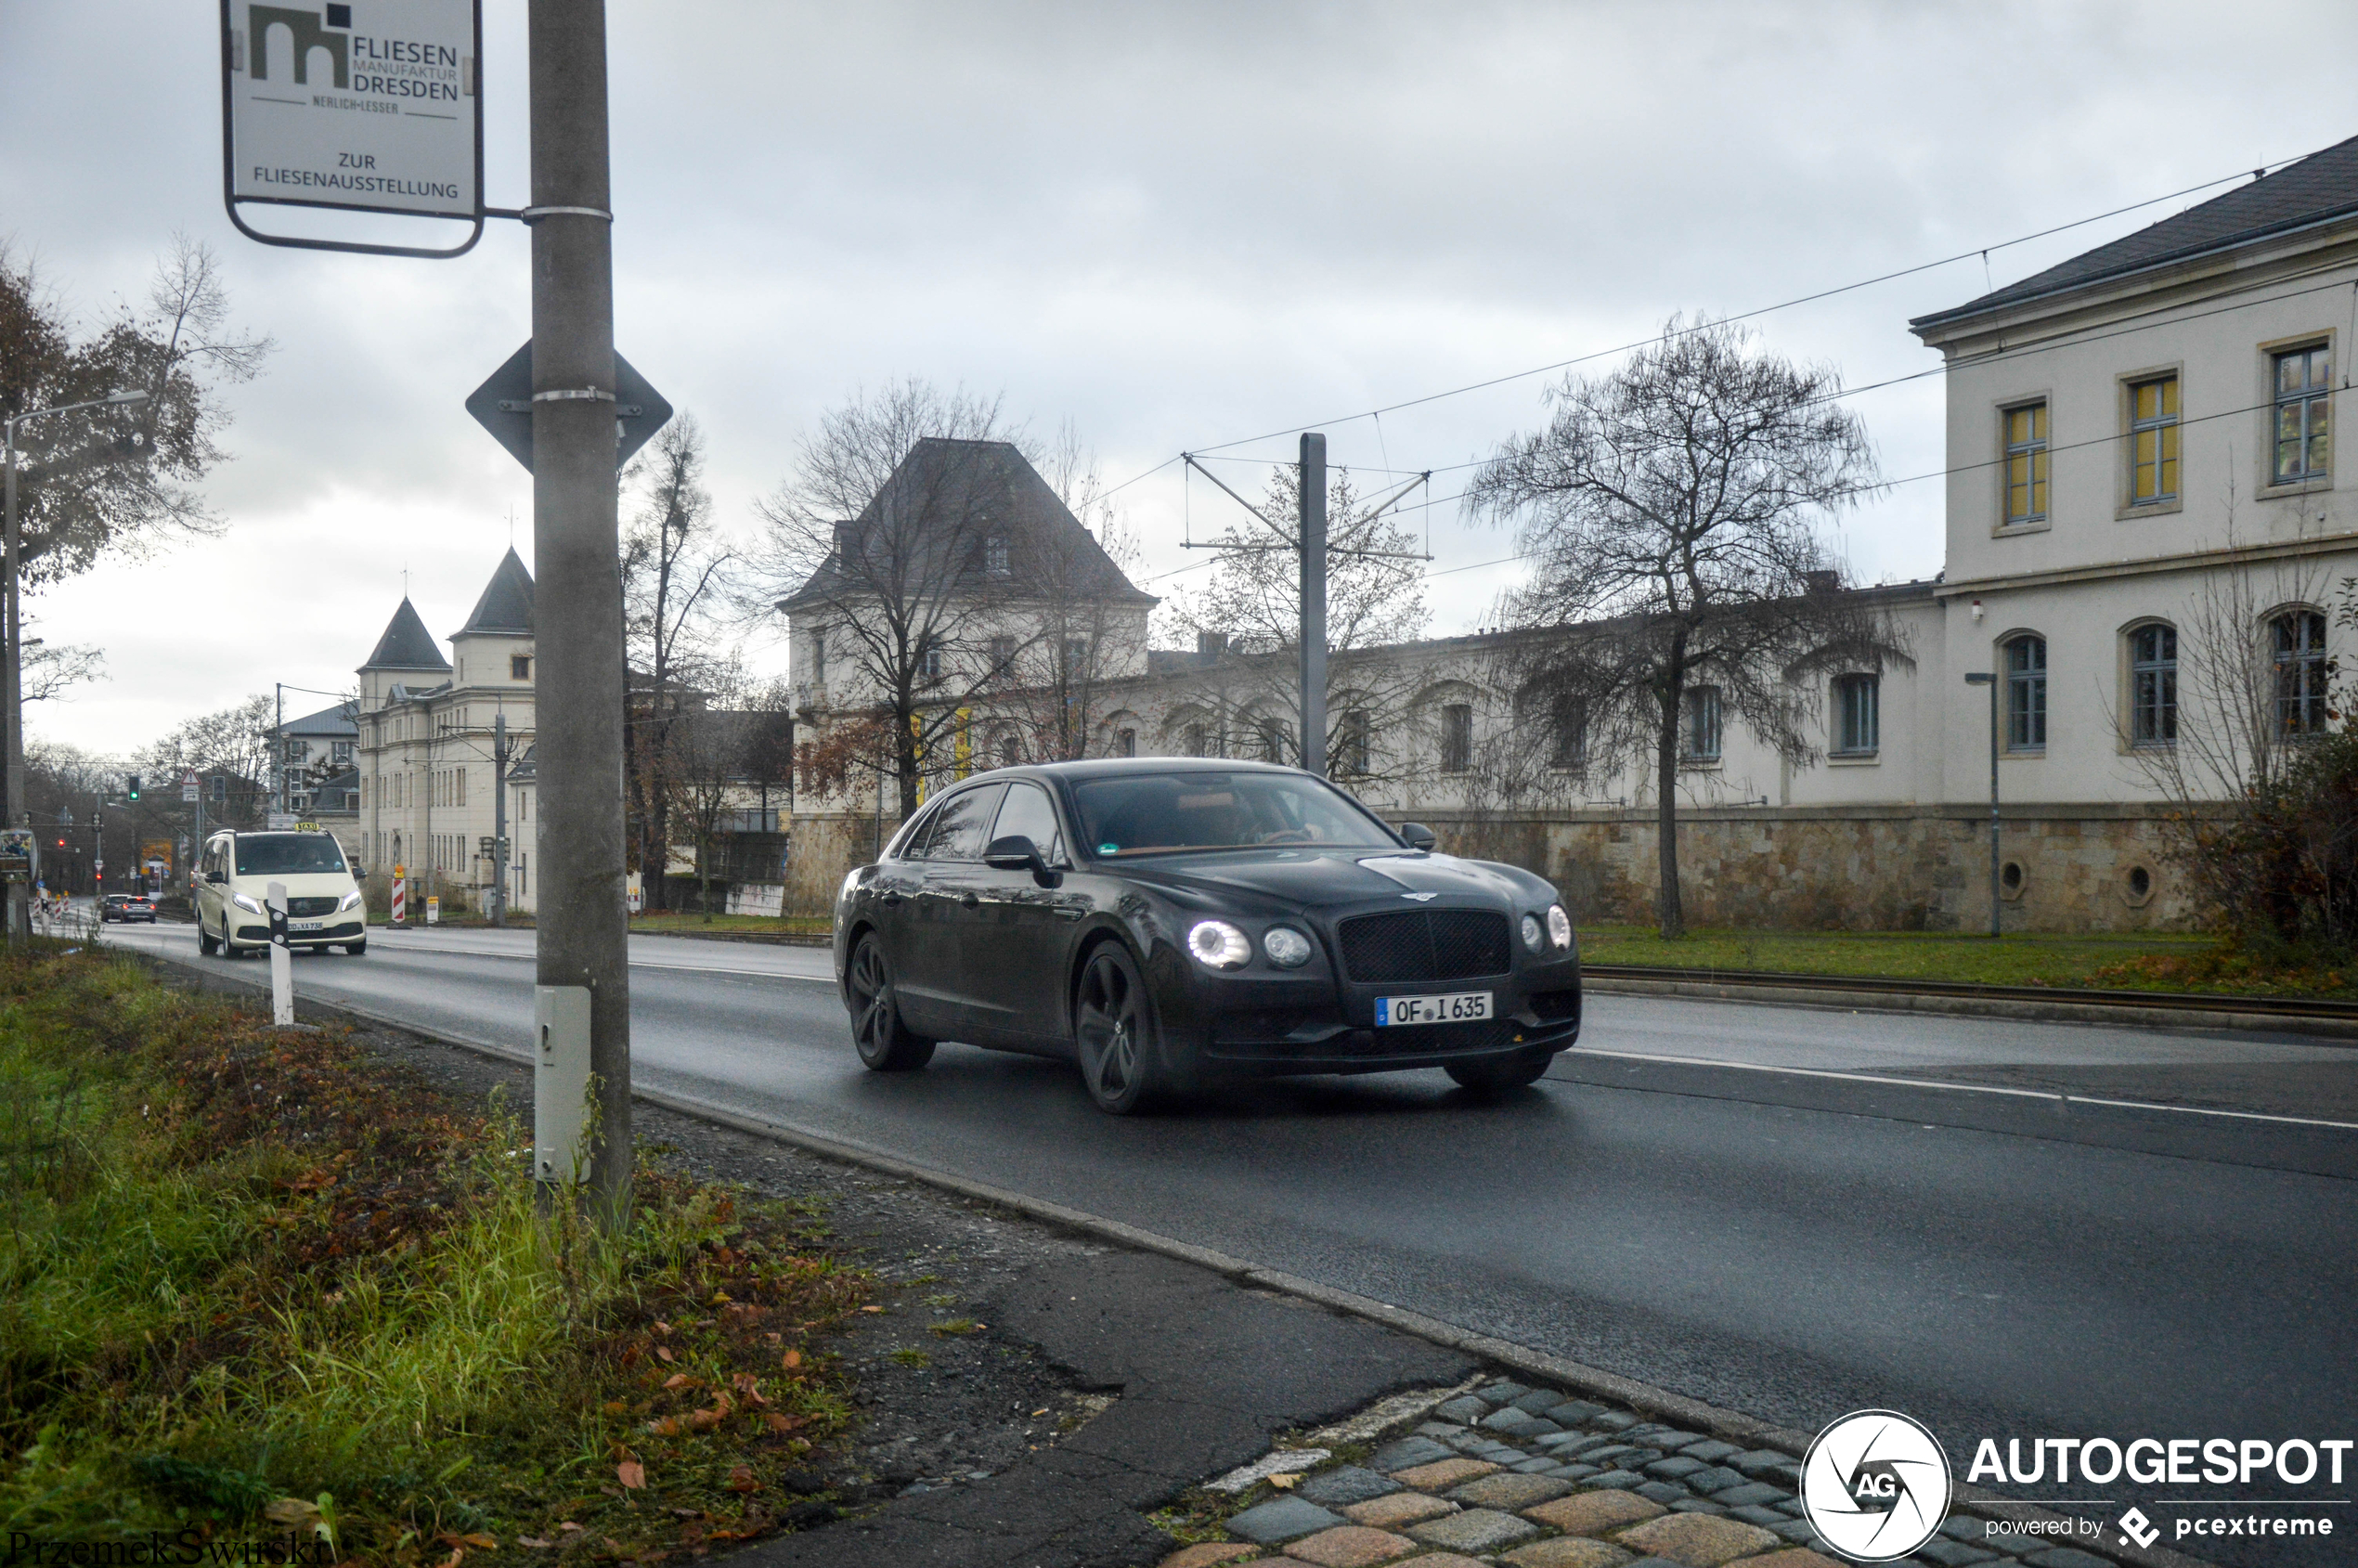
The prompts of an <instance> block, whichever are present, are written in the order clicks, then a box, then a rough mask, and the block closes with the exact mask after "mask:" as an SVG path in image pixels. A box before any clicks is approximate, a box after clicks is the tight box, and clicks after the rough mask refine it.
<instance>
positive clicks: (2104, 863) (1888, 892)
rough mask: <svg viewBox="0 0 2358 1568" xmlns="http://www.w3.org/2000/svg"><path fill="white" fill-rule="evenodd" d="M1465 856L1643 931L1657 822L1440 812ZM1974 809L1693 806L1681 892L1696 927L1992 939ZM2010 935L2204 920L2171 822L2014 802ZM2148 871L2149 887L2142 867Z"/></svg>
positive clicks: (1982, 820)
mask: <svg viewBox="0 0 2358 1568" xmlns="http://www.w3.org/2000/svg"><path fill="white" fill-rule="evenodd" d="M1424 820H1425V822H1426V823H1427V825H1428V826H1430V827H1432V829H1433V831H1434V832H1435V833H1437V834H1438V835H1440V836H1441V847H1442V848H1443V849H1448V850H1450V851H1451V852H1453V853H1456V854H1462V855H1470V856H1474V857H1478V858H1480V859H1483V860H1496V861H1505V862H1509V863H1510V864H1514V865H1520V866H1523V867H1525V868H1527V869H1529V870H1531V871H1534V872H1536V873H1537V874H1538V875H1542V876H1545V877H1547V878H1548V880H1549V881H1551V882H1553V883H1555V885H1556V886H1557V888H1559V889H1560V890H1561V892H1562V894H1563V898H1564V904H1565V907H1566V908H1567V909H1569V910H1571V911H1572V913H1573V916H1574V919H1575V920H1580V921H1586V922H1590V923H1597V924H1605V923H1631V924H1645V923H1648V922H1651V921H1652V919H1653V916H1654V893H1655V888H1657V886H1658V885H1659V873H1658V869H1657V863H1656V856H1655V828H1654V823H1653V820H1652V817H1651V816H1650V815H1647V814H1644V813H1641V812H1637V811H1579V812H1564V813H1550V814H1548V815H1546V816H1512V815H1489V816H1483V815H1476V814H1472V813H1449V814H1442V813H1434V814H1430V815H1428V816H1427V817H1426V818H1425V819H1424ZM2000 845H2001V860H2002V864H2005V865H2008V866H2011V867H2013V868H2015V871H2012V872H2009V873H2008V874H2007V876H2006V881H2005V888H2004V890H2003V892H2002V897H2001V904H2002V920H2003V925H2004V928H2005V929H2007V930H2022V931H2064V932H2069V931H2143V930H2183V929H2186V928H2188V927H2190V926H2192V924H2193V923H2194V911H2193V908H2192V906H2191V905H2190V904H2189V903H2188V901H2186V899H2185V897H2184V894H2183V877H2181V876H2179V875H2176V874H2175V872H2174V869H2173V867H2172V865H2171V862H2170V840H2169V838H2168V836H2167V823H2166V822H2165V821H2164V818H2163V814H2162V813H2161V812H2160V811H2158V810H2154V809H2151V808H2145V807H2142V806H2128V805H2122V806H2049V807H2041V806H2022V807H2008V808H2006V809H2005V814H2004V819H2003V832H2002V836H2001V838H2000ZM1678 868H1679V890H1680V894H1681V898H1682V901H1683V902H1684V904H1685V906H1686V912H1687V919H1688V921H1689V923H1690V924H1691V925H1696V926H1723V927H1781V928H1784V929H1800V930H1880V931H1950V930H1968V931H1970V930H1983V929H1987V928H1988V925H1989V816H1988V813H1987V811H1986V810H1974V809H1972V808H1937V807H1936V808H1913V807H1845V808H1820V809H1807V808H1785V809H1767V810H1695V811H1689V812H1682V813H1681V814H1680V818H1679V823H1678ZM2140 872H2142V873H2143V878H2142V880H2140V879H2139V877H2138V875H2137V874H2138V873H2140Z"/></svg>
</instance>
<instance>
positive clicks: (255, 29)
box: [221, 0, 484, 256]
mask: <svg viewBox="0 0 2358 1568" xmlns="http://www.w3.org/2000/svg"><path fill="white" fill-rule="evenodd" d="M482 58H483V7H482V0H353V3H352V4H349V5H336V4H329V3H325V0H281V3H279V4H272V5H265V4H263V3H261V0H221V131H222V177H223V182H224V192H223V194H224V197H225V199H226V200H227V204H228V208H229V219H230V221H231V222H232V223H235V224H236V225H237V226H238V228H239V230H240V232H242V233H244V234H245V235H246V236H248V237H249V238H251V239H254V240H261V241H262V242H263V243H264V244H266V245H298V246H304V247H306V248H310V249H320V250H356V251H368V252H371V253H379V254H391V255H417V256H445V255H458V254H460V253H462V252H464V251H466V250H468V249H469V248H471V247H472V246H473V244H474V242H475V240H477V239H480V238H481V237H482V234H483V218H484V212H483V95H482V93H481V92H480V91H479V90H478V86H479V84H478V81H477V76H478V67H479V62H480V61H481V60H482ZM249 202H254V203H264V204H268V205H277V206H290V207H330V208H337V209H341V210H343V211H346V212H360V213H391V214H402V215H407V216H412V217H430V218H456V219H459V220H460V221H462V222H467V223H472V224H473V225H474V232H473V234H471V235H470V236H469V237H468V239H467V240H466V242H465V243H464V244H461V245H459V246H457V247H456V248H448V249H440V250H435V249H421V248H419V247H414V246H401V245H369V244H359V243H356V242H348V241H336V240H303V239H295V238H292V237H289V236H283V235H271V234H263V233H259V232H257V231H256V230H254V229H253V228H252V227H248V226H247V224H246V222H245V220H244V218H243V216H241V215H240V213H239V210H238V209H239V207H240V205H241V204H244V203H249Z"/></svg>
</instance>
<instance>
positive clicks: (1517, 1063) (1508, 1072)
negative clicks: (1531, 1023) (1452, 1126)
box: [1442, 1051, 1556, 1095]
mask: <svg viewBox="0 0 2358 1568" xmlns="http://www.w3.org/2000/svg"><path fill="white" fill-rule="evenodd" d="M1555 1059H1556V1054H1555V1053H1554V1052H1553V1051H1524V1052H1521V1053H1519V1054H1518V1055H1515V1056H1488V1057H1484V1058H1483V1060H1481V1061H1473V1062H1451V1063H1449V1064H1448V1065H1447V1066H1446V1067H1445V1068H1444V1069H1442V1070H1443V1071H1445V1072H1446V1073H1448V1074H1449V1076H1450V1077H1452V1078H1454V1079H1456V1080H1457V1081H1458V1083H1459V1085H1460V1086H1462V1087H1464V1088H1468V1089H1471V1090H1472V1091H1473V1092H1474V1093H1475V1094H1477V1095H1503V1094H1506V1093H1507V1092H1508V1091H1509V1090H1513V1089H1528V1088H1529V1087H1531V1085H1533V1084H1534V1083H1536V1082H1539V1080H1540V1079H1542V1078H1543V1077H1545V1076H1547V1072H1548V1063H1549V1062H1551V1061H1553V1060H1555Z"/></svg>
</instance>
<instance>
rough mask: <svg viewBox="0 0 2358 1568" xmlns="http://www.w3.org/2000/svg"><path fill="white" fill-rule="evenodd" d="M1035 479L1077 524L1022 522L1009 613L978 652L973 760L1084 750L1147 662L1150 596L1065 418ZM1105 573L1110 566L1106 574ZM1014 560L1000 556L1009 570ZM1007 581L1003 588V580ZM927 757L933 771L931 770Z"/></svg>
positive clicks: (1091, 457)
mask: <svg viewBox="0 0 2358 1568" xmlns="http://www.w3.org/2000/svg"><path fill="white" fill-rule="evenodd" d="M1040 468H1041V471H1042V472H1041V477H1042V478H1043V479H1044V480H1045V481H1046V482H1047V484H1048V487H1049V488H1050V489H1051V490H1053V491H1055V492H1056V499H1058V500H1059V501H1061V502H1062V503H1063V505H1064V507H1065V510H1066V511H1068V512H1070V513H1071V514H1072V518H1073V520H1074V521H1075V522H1077V523H1079V524H1080V525H1081V527H1080V529H1078V530H1060V529H1055V528H1043V527H1037V526H1035V527H1033V528H1031V529H1030V530H1027V537H1026V538H1025V539H1024V540H1023V547H1024V548H1023V553H1024V559H1023V562H1022V563H1021V574H1020V576H1021V584H1020V594H1021V598H1020V599H1019V600H1017V599H1014V598H1012V597H1011V598H1010V600H1009V601H1008V602H1007V605H1006V607H1007V608H1009V609H1013V608H1016V607H1017V605H1020V608H1021V610H1022V611H1023V614H1022V616H1020V617H1014V616H1010V617H1007V618H1005V619H1004V620H1003V621H1002V623H1001V629H999V630H998V631H997V632H996V633H995V634H994V635H993V636H992V638H991V643H990V645H989V647H988V648H987V649H986V651H985V657H986V660H987V661H988V664H989V666H990V667H991V680H992V690H991V692H990V693H988V694H987V695H986V696H985V697H983V698H982V699H981V700H982V706H983V710H984V717H983V718H982V719H979V720H978V723H980V724H981V725H982V727H983V728H984V729H985V730H986V732H987V733H985V734H984V735H982V736H981V737H979V738H978V739H972V738H970V740H969V742H968V745H969V747H970V748H971V746H973V745H981V746H982V747H983V748H984V752H985V755H984V756H982V757H980V758H971V757H970V758H969V760H970V761H975V762H979V763H980V765H982V766H985V767H990V766H996V765H998V764H1000V763H1004V762H1008V761H1025V762H1062V761H1071V760H1075V759H1078V758H1082V757H1086V756H1088V755H1089V751H1090V747H1091V745H1092V744H1093V742H1094V741H1095V739H1096V738H1097V732H1098V731H1099V729H1100V728H1101V726H1102V725H1103V723H1104V721H1105V720H1106V719H1107V718H1108V716H1109V715H1110V714H1111V713H1112V712H1113V711H1114V709H1113V708H1112V707H1111V706H1110V704H1111V703H1113V702H1114V701H1116V700H1118V699H1117V697H1116V693H1117V691H1118V687H1117V685H1116V683H1117V682H1118V681H1120V680H1122V679H1123V678H1125V677H1127V676H1130V675H1133V674H1135V673H1138V672H1140V671H1143V670H1144V669H1145V667H1146V663H1147V657H1146V655H1147V629H1148V625H1149V622H1148V616H1147V609H1148V607H1149V606H1150V605H1151V603H1152V601H1151V599H1149V598H1148V596H1147V595H1145V594H1143V593H1140V592H1138V591H1137V590H1135V589H1134V588H1132V587H1131V585H1130V581H1129V577H1128V573H1129V569H1130V568H1131V567H1132V566H1133V565H1134V564H1136V562H1137V560H1138V558H1139V554H1140V551H1139V546H1138V541H1137V538H1136V537H1135V536H1134V534H1133V533H1132V532H1131V531H1130V528H1129V526H1128V524H1127V522H1126V520H1125V519H1124V518H1123V516H1122V514H1121V510H1120V508H1119V507H1118V506H1117V505H1116V504H1115V503H1114V502H1113V501H1112V500H1111V499H1110V498H1108V496H1107V495H1106V493H1105V479H1104V473H1103V471H1102V470H1101V469H1100V468H1099V467H1098V465H1097V460H1096V455H1095V453H1094V452H1093V451H1091V450H1090V449H1089V448H1088V447H1085V446H1084V445H1083V444H1082V441H1081V439H1080V436H1079V435H1078V434H1077V433H1076V432H1075V430H1074V428H1073V426H1072V425H1071V423H1070V422H1069V421H1068V422H1067V423H1066V424H1065V425H1063V426H1062V427H1061V428H1060V429H1059V430H1058V432H1057V435H1056V441H1055V443H1054V444H1053V445H1052V446H1051V447H1049V448H1048V450H1047V451H1046V452H1045V453H1044V454H1043V455H1042V457H1041V460H1040ZM1108 568H1110V570H1109V569H1108ZM1015 576H1017V564H1016V563H1015V562H1014V561H1012V560H1011V561H1010V562H1009V577H1011V578H1012V577H1015ZM1009 586H1010V588H1011V589H1012V588H1014V587H1015V585H1014V584H1013V583H1010V585H1009ZM939 761H940V759H939V758H936V762H937V767H936V769H935V770H934V771H941V769H940V768H939Z"/></svg>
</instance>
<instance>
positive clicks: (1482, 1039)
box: [1154, 953, 1581, 1077]
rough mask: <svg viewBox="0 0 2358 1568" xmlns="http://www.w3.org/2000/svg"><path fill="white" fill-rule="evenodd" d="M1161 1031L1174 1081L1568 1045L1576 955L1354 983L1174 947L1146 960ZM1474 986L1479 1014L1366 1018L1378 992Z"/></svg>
mask: <svg viewBox="0 0 2358 1568" xmlns="http://www.w3.org/2000/svg"><path fill="white" fill-rule="evenodd" d="M1154 967H1155V968H1157V969H1159V970H1160V971H1161V972H1160V974H1158V975H1157V976H1156V977H1155V978H1156V979H1157V980H1158V981H1160V984H1158V985H1157V986H1156V990H1157V991H1158V992H1159V998H1158V999H1159V1001H1160V1003H1161V1004H1162V1023H1163V1038H1164V1042H1165V1046H1166V1049H1167V1050H1168V1051H1169V1052H1170V1054H1171V1056H1172V1061H1171V1066H1172V1069H1173V1071H1174V1072H1175V1073H1177V1074H1178V1075H1180V1076H1181V1077H1230V1076H1252V1077H1258V1076H1277V1075H1283V1074H1288V1073H1315V1072H1396V1071H1403V1070H1407V1069H1417V1068H1433V1067H1446V1066H1448V1065H1450V1064H1451V1063H1453V1062H1465V1061H1470V1060H1475V1059H1479V1058H1482V1057H1486V1056H1490V1057H1495V1056H1521V1055H1522V1054H1524V1053H1526V1052H1530V1051H1535V1050H1545V1051H1562V1050H1567V1049H1569V1048H1570V1047H1571V1046H1572V1045H1573V1044H1574V1043H1575V1042H1577V1040H1578V1039H1579V1036H1580V1012H1581V994H1580V963H1579V959H1578V956H1577V954H1576V953H1573V954H1568V955H1566V956H1564V957H1561V958H1558V959H1553V960H1549V961H1544V962H1539V961H1535V962H1529V963H1526V964H1524V965H1522V966H1520V967H1518V968H1517V969H1516V970H1514V971H1513V972H1512V973H1509V974H1505V975H1488V976H1483V977H1480V978H1470V979H1463V980H1446V981H1442V980H1433V981H1420V982H1416V983H1405V982H1404V983H1396V984H1387V985H1356V984H1353V983H1350V982H1348V981H1339V980H1338V979H1337V978H1335V977H1333V976H1332V975H1330V974H1316V975H1302V976H1274V975H1268V974H1265V973H1252V972H1245V973H1239V974H1235V975H1225V974H1220V973H1217V972H1213V971H1210V970H1206V969H1204V968H1203V967H1202V966H1201V965H1198V964H1195V963H1194V962H1193V961H1192V960H1190V959H1186V958H1184V957H1181V956H1180V955H1178V954H1176V953H1169V954H1167V955H1166V957H1165V960H1164V962H1162V963H1160V964H1158V965H1154ZM1458 991H1488V992H1490V995H1491V1016H1490V1017H1488V1018H1485V1019H1481V1020H1477V1021H1471V1022H1465V1023H1445V1024H1409V1025H1392V1026H1387V1027H1383V1028H1378V1027H1376V1024H1375V1002H1376V998H1377V997H1379V996H1409V995H1442V994H1447V993H1451V992H1458Z"/></svg>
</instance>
